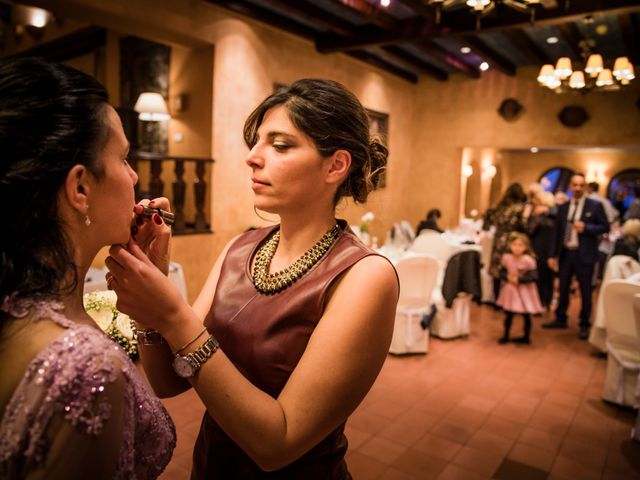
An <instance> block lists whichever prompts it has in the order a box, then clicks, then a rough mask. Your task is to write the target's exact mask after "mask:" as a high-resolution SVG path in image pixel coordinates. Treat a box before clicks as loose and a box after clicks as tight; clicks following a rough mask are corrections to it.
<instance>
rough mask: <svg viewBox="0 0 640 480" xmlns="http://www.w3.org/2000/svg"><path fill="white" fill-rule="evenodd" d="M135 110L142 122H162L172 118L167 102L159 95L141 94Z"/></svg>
mask: <svg viewBox="0 0 640 480" xmlns="http://www.w3.org/2000/svg"><path fill="white" fill-rule="evenodd" d="M133 109H134V110H135V111H136V112H138V114H139V115H138V117H139V118H140V120H147V121H152V122H161V121H165V120H169V119H170V118H171V116H170V115H169V109H168V108H167V102H165V101H164V98H163V97H162V95H160V94H159V93H152V92H143V93H141V94H140V96H139V97H138V101H137V102H136V104H135V106H134V107H133Z"/></svg>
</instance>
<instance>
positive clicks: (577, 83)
mask: <svg viewBox="0 0 640 480" xmlns="http://www.w3.org/2000/svg"><path fill="white" fill-rule="evenodd" d="M569 86H570V87H571V88H584V86H585V82H584V73H583V72H581V71H580V70H577V71H575V72H573V73H572V74H571V77H570V78H569Z"/></svg>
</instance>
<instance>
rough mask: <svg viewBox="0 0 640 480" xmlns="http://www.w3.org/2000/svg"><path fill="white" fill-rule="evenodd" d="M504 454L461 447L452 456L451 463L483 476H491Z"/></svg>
mask: <svg viewBox="0 0 640 480" xmlns="http://www.w3.org/2000/svg"><path fill="white" fill-rule="evenodd" d="M504 457H505V456H504V454H501V453H496V452H488V451H486V450H480V449H477V448H474V447H469V446H466V447H463V448H462V449H461V450H460V451H459V452H458V454H457V455H456V456H455V457H454V459H453V463H455V464H456V465H458V466H460V467H463V468H465V469H467V470H471V471H472V472H476V473H478V474H480V475H483V476H485V477H489V478H490V477H491V476H492V475H493V473H494V472H495V471H496V470H497V469H498V467H499V466H500V464H501V463H502V460H503V459H504Z"/></svg>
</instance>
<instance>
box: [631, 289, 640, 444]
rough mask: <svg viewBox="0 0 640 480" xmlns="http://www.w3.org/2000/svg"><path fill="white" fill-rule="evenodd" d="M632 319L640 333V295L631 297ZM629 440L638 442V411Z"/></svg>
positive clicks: (638, 394)
mask: <svg viewBox="0 0 640 480" xmlns="http://www.w3.org/2000/svg"><path fill="white" fill-rule="evenodd" d="M633 319H634V320H635V322H636V331H637V332H640V293H636V294H635V295H634V296H633ZM638 404H640V373H638V383H637V384H636V405H638ZM631 438H633V439H634V440H636V441H638V442H640V410H638V414H637V415H636V424H635V426H634V427H633V428H632V429H631Z"/></svg>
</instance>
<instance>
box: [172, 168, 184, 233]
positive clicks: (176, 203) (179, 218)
mask: <svg viewBox="0 0 640 480" xmlns="http://www.w3.org/2000/svg"><path fill="white" fill-rule="evenodd" d="M175 162H176V165H175V173H176V179H175V180H174V181H173V182H172V184H171V186H172V189H173V202H172V203H173V205H172V206H173V213H175V215H176V222H175V223H174V225H173V231H174V232H175V233H177V232H183V231H185V230H186V225H185V220H184V197H185V192H186V190H187V187H186V184H185V182H184V180H183V178H182V176H183V175H184V160H177V159H176V160H175Z"/></svg>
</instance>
